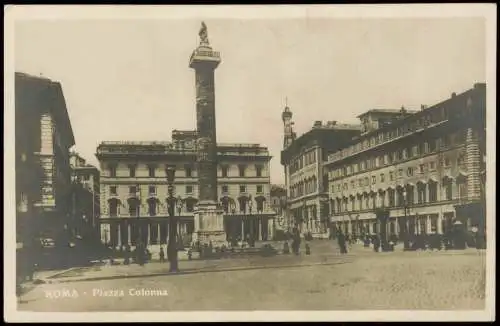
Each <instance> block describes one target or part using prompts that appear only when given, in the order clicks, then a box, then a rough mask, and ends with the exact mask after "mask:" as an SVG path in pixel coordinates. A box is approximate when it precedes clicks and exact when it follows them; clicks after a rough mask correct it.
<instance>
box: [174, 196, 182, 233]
mask: <svg viewBox="0 0 500 326" xmlns="http://www.w3.org/2000/svg"><path fill="white" fill-rule="evenodd" d="M175 202H176V206H177V219H179V218H180V216H181V212H182V207H183V206H184V201H183V200H182V198H181V196H178V197H177V199H176V201H175ZM177 222H178V224H179V225H180V221H177ZM176 226H177V225H176ZM179 238H180V239H179V240H180V242H181V243H182V232H181V230H180V229H179Z"/></svg>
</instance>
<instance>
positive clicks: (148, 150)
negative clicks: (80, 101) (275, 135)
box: [96, 130, 275, 247]
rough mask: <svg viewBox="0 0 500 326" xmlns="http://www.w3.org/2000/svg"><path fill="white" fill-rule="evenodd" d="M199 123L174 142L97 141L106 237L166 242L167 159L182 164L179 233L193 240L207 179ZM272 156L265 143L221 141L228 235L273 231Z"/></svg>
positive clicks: (116, 242) (221, 196)
mask: <svg viewBox="0 0 500 326" xmlns="http://www.w3.org/2000/svg"><path fill="white" fill-rule="evenodd" d="M196 138H197V134H196V132H195V131H178V130H174V131H173V132H172V142H154V141H151V142H140V141H134V142H127V141H115V142H113V141H105V142H102V143H101V144H100V145H99V146H98V147H97V153H96V156H97V158H98V160H99V164H100V170H101V176H100V181H101V189H100V190H101V197H100V202H101V216H100V219H99V221H100V224H101V240H102V241H103V242H105V243H107V244H108V245H110V246H113V247H116V246H121V245H126V244H130V245H132V246H134V245H135V244H136V243H137V240H138V239H142V241H143V242H144V243H147V244H149V245H156V244H164V243H166V241H167V235H168V211H167V179H166V172H165V170H166V166H167V165H170V164H174V165H175V166H176V172H175V181H174V192H175V196H176V199H177V200H176V208H175V212H176V214H177V216H179V217H180V218H179V223H178V234H180V236H181V238H182V241H184V242H186V243H189V242H190V239H191V235H192V233H193V231H194V210H195V205H196V204H197V202H198V196H199V183H198V173H197V170H196V153H197V151H196ZM270 159H271V156H270V154H269V151H268V149H267V148H266V147H263V146H260V145H259V144H221V143H219V144H217V161H218V166H217V176H218V179H217V185H218V186H217V187H218V189H217V193H218V201H219V203H220V205H221V208H222V209H223V210H224V229H225V231H226V233H227V235H228V237H241V236H249V235H250V236H253V237H255V238H258V239H267V238H269V237H270V233H271V232H272V231H271V226H272V225H273V223H272V219H273V218H274V215H275V213H274V211H273V210H272V209H271V206H270V190H271V184H270V174H269V161H270Z"/></svg>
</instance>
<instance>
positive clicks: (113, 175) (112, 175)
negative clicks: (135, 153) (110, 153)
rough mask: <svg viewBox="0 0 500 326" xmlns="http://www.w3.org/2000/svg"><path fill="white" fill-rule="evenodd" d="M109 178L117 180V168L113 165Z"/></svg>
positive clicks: (110, 168)
mask: <svg viewBox="0 0 500 326" xmlns="http://www.w3.org/2000/svg"><path fill="white" fill-rule="evenodd" d="M109 176H110V177H112V178H116V166H114V165H112V166H110V167H109Z"/></svg>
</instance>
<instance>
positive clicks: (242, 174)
mask: <svg viewBox="0 0 500 326" xmlns="http://www.w3.org/2000/svg"><path fill="white" fill-rule="evenodd" d="M238 169H239V172H240V174H239V175H240V177H244V176H245V166H244V165H238Z"/></svg>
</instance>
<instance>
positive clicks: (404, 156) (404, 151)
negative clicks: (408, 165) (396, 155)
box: [403, 148, 408, 160]
mask: <svg viewBox="0 0 500 326" xmlns="http://www.w3.org/2000/svg"><path fill="white" fill-rule="evenodd" d="M407 158H408V150H407V149H406V148H405V149H403V160H406V159H407Z"/></svg>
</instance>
